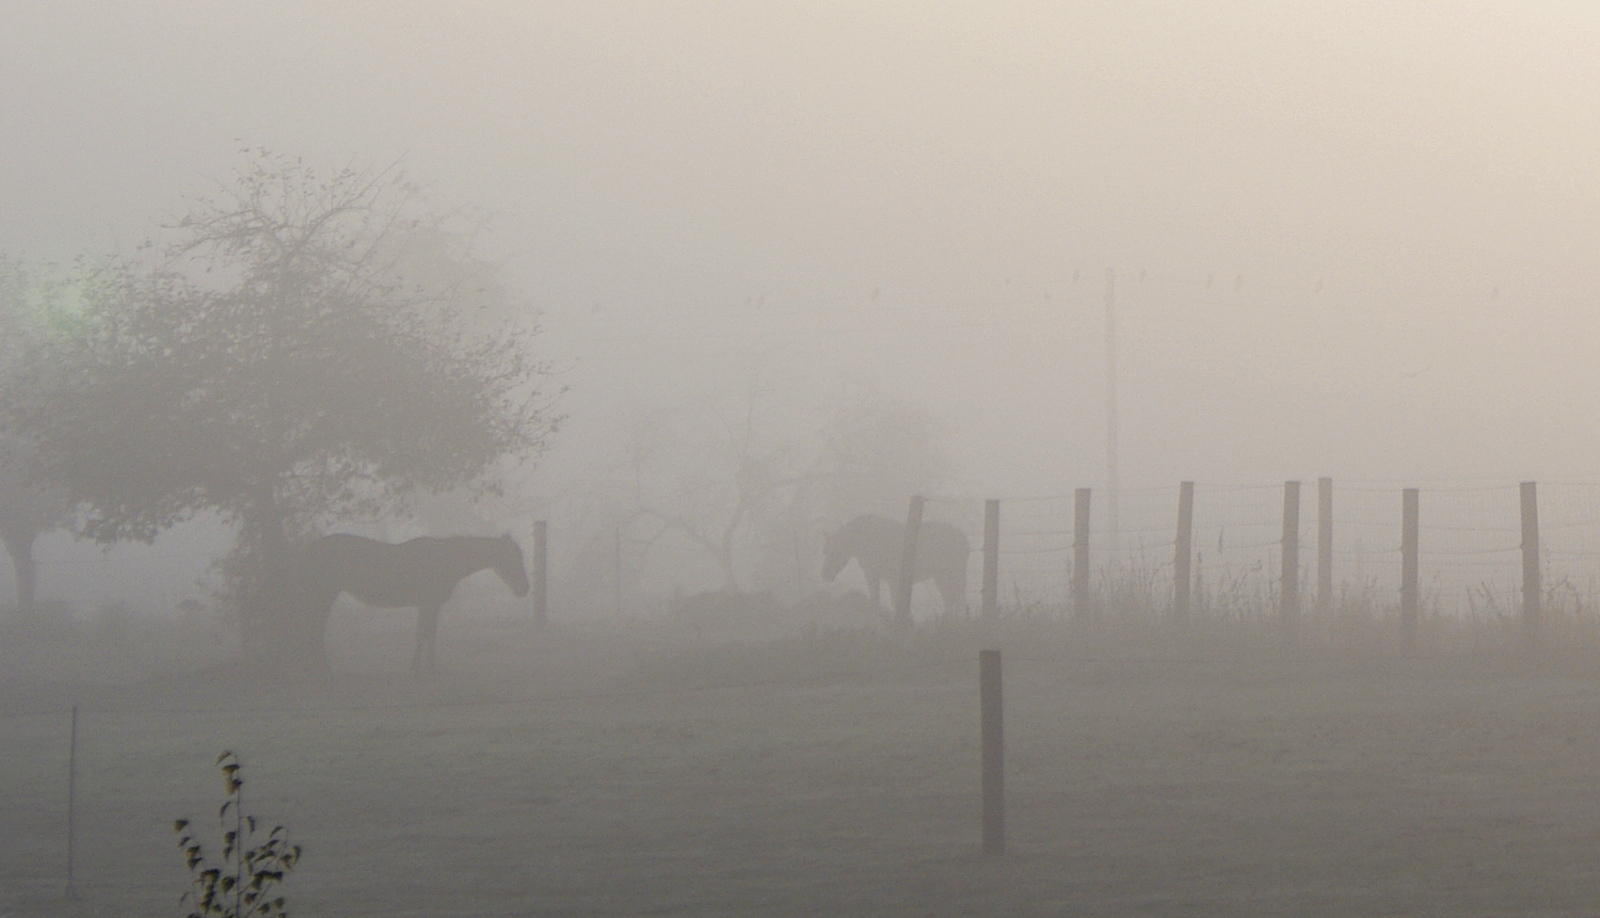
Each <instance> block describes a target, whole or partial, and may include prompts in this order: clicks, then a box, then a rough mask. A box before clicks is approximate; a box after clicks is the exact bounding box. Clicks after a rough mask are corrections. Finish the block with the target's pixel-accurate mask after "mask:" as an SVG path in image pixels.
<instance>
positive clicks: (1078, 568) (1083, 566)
mask: <svg viewBox="0 0 1600 918" xmlns="http://www.w3.org/2000/svg"><path fill="white" fill-rule="evenodd" d="M1089 494H1090V491H1089V489H1088V488H1079V489H1078V490H1077V492H1076V494H1075V500H1074V506H1073V511H1072V532H1073V536H1072V611H1073V613H1074V614H1076V615H1080V616H1082V615H1088V614H1090V613H1091V612H1093V611H1094V610H1092V609H1091V608H1090V607H1089Z"/></svg>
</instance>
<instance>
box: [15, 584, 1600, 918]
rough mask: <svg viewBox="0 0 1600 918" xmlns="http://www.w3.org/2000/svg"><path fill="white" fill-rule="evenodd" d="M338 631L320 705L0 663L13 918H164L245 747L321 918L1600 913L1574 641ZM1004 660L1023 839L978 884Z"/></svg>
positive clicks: (248, 680)
mask: <svg viewBox="0 0 1600 918" xmlns="http://www.w3.org/2000/svg"><path fill="white" fill-rule="evenodd" d="M336 624H337V625H338V628H336V634H335V635H334V638H335V640H334V643H333V656H334V662H335V667H336V669H338V670H339V671H340V673H341V674H340V675H339V676H337V677H335V678H334V679H333V680H331V681H329V682H326V683H291V684H277V683H272V682H269V681H267V680H266V679H265V677H264V676H263V675H262V674H259V673H250V672H246V671H242V670H240V669H239V668H238V667H236V666H227V665H220V666H219V665H209V666H207V667H205V668H202V669H199V670H194V669H190V670H188V671H185V668H184V666H182V665H181V662H182V660H183V659H191V660H192V659H194V658H195V657H194V655H193V654H190V655H187V656H186V655H183V654H177V655H174V654H173V653H172V652H171V651H166V652H164V655H163V654H155V653H152V655H151V656H150V657H149V659H150V660H154V661H155V662H152V663H149V664H148V665H146V666H145V667H144V668H143V670H142V671H141V670H140V667H138V666H135V665H134V663H133V662H129V660H128V655H126V654H125V655H124V660H123V662H122V663H121V664H120V665H118V666H107V665H105V664H103V663H102V662H101V661H100V658H98V657H95V656H91V653H92V652H93V651H96V650H103V649H104V646H103V643H104V642H101V643H100V644H97V643H96V642H95V641H94V640H91V639H90V638H88V637H82V636H79V637H76V638H74V637H70V636H58V637H57V638H55V639H52V640H46V639H44V638H37V637H34V638H29V639H26V640H22V639H17V638H16V637H15V636H14V635H13V636H12V639H10V640H9V641H8V642H7V643H6V645H5V647H4V650H3V653H0V663H9V664H10V666H9V668H8V669H7V672H9V673H12V675H11V677H9V678H7V679H6V680H5V681H4V682H3V683H0V685H3V689H0V916H7V918H19V916H35V915H38V916H88V915H113V914H115V915H167V914H176V913H177V898H178V895H179V893H181V892H182V891H183V889H184V888H186V881H187V874H186V873H185V871H184V869H183V866H182V864H181V862H180V859H179V854H178V851H177V849H176V846H175V842H174V837H173V835H172V832H171V821H172V820H173V819H174V818H175V817H178V816H190V817H193V818H194V819H195V821H196V823H197V824H198V825H199V826H200V827H201V829H202V832H203V836H204V837H207V838H211V837H214V836H213V835H212V830H213V829H214V820H213V818H212V817H213V815H214V814H215V811H216V807H217V806H218V804H219V803H220V802H221V800H222V786H221V781H220V779H219V778H218V777H217V774H216V771H215V768H214V765H213V761H214V759H215V757H216V755H217V754H218V753H219V752H221V751H222V750H223V749H231V750H234V751H235V752H237V753H238V754H239V756H240V758H241V759H242V761H243V763H244V768H245V771H244V774H245V779H246V787H245V791H244V795H245V806H246V809H247V811H250V812H254V813H256V814H258V815H259V816H260V817H261V818H262V819H263V820H264V821H265V822H266V823H267V825H272V824H277V823H282V824H284V825H287V826H288V827H289V828H290V831H291V834H292V836H293V838H294V840H295V841H297V842H299V843H300V844H302V845H303V846H304V848H305V857H304V860H303V861H302V864H301V866H300V867H299V868H298V869H297V870H295V872H294V873H293V874H291V876H290V878H289V880H288V882H287V883H286V884H285V885H284V887H283V891H284V893H285V894H286V895H287V896H288V898H289V904H290V906H291V911H292V913H293V914H295V915H298V916H304V918H318V916H368V915H371V916H377V915H383V916H399V915H453V916H454V915H460V916H471V915H484V916H489V915H495V916H502V915H594V916H602V915H605V916H611V915H696V916H698V915H728V916H733V915H862V916H873V915H885V916H887V915H895V916H901V915H904V916H913V915H917V916H920V915H1076V914H1084V915H1216V916H1250V915H1285V914H1295V915H1339V916H1349V915H1462V916H1468V915H1471V916H1485V915H1496V916H1501V915H1595V914H1600V778H1597V775H1600V678H1597V674H1600V657H1596V656H1595V655H1594V654H1593V653H1591V652H1590V651H1589V650H1587V649H1586V648H1587V646H1588V645H1587V642H1586V641H1584V640H1579V639H1578V638H1579V637H1581V635H1579V634H1578V633H1577V632H1572V633H1566V634H1564V633H1563V632H1561V631H1559V630H1558V629H1556V628H1555V627H1552V629H1551V631H1550V633H1549V635H1548V637H1549V639H1550V640H1549V644H1550V645H1551V649H1550V650H1548V651H1546V652H1545V653H1543V654H1539V655H1532V656H1530V655H1528V654H1525V653H1522V652H1520V650H1518V649H1517V647H1516V644H1515V642H1514V641H1511V640H1509V639H1508V637H1507V636H1505V635H1501V634H1499V633H1498V632H1497V631H1495V629H1494V628H1493V627H1492V626H1490V625H1485V624H1480V625H1477V626H1473V627H1472V628H1471V629H1467V630H1459V629H1458V631H1457V632H1452V633H1450V634H1445V633H1444V632H1443V630H1441V629H1440V628H1435V629H1434V630H1433V631H1432V632H1430V633H1431V634H1433V636H1434V638H1435V639H1433V640H1431V641H1428V642H1424V644H1423V646H1422V650H1421V652H1420V653H1419V655H1418V656H1416V657H1414V658H1411V659H1402V658H1401V657H1400V655H1399V654H1398V653H1396V652H1393V651H1392V650H1390V649H1389V648H1388V644H1389V643H1392V642H1389V641H1387V640H1385V639H1383V638H1384V636H1385V635H1386V634H1387V632H1386V631H1385V630H1384V629H1385V627H1386V626H1383V625H1382V624H1381V623H1379V624H1377V625H1373V626H1371V627H1369V628H1366V629H1365V630H1362V629H1356V630H1348V631H1344V632H1339V631H1337V629H1335V630H1331V631H1326V632H1325V633H1320V634H1311V633H1303V634H1302V635H1301V636H1300V637H1299V638H1297V639H1296V640H1294V641H1288V640H1285V639H1284V638H1283V637H1282V636H1281V635H1278V634H1277V633H1276V632H1275V631H1273V630H1272V629H1268V628H1264V627H1256V626H1250V625H1248V624H1243V623H1234V624H1232V625H1229V626H1226V627H1223V626H1220V625H1219V626H1217V627H1212V628H1208V629H1197V631H1196V632H1194V633H1190V634H1187V635H1182V636H1179V635H1175V634H1168V633H1166V632H1163V631H1160V630H1157V629H1149V630H1140V629H1138V628H1117V629H1114V628H1099V629H1096V628H1093V627H1084V626H1082V625H1079V626H1069V625H1066V624H1063V623H1060V622H1057V621H1053V620H1050V619H1048V618H1027V619H1012V620H1010V621H1007V622H1005V623H1003V624H1001V625H999V626H996V627H993V628H988V629H985V628H980V627H978V626H975V625H971V624H934V625H924V626H921V627H918V628H917V629H914V630H912V631H909V632H896V631H893V630H889V631H880V630H859V631H815V632H810V633H807V634H803V635H798V636H791V637H787V638H780V639H776V640H762V641H760V642H743V643H741V642H737V641H735V642H729V643H713V642H710V641H707V640H705V639H704V637H703V636H696V635H692V634H684V633H681V632H675V631H671V630H668V629H663V628H661V627H659V626H650V627H645V626H637V627H634V628H622V627H612V628H606V629H599V628H584V627H579V626H577V625H573V624H560V623H558V624H554V625H552V626H550V627H548V628H546V629H544V630H543V631H536V630H534V629H532V628H530V627H527V626H524V625H520V624H515V623H498V624H497V623H477V624H473V623H470V622H465V621H457V622H455V623H453V624H451V623H449V622H447V624H446V626H445V627H444V628H443V630H442V633H441V637H440V654H441V665H442V667H444V672H442V673H441V674H440V676H439V677H437V678H435V679H433V680H430V681H426V682H417V681H415V680H413V679H411V678H410V677H409V676H408V675H406V674H405V668H406V665H407V663H408V660H409V640H410V631H409V630H408V628H407V627H406V625H405V622H404V617H400V618H395V617H392V616H391V617H388V618H383V619H379V618H373V619H371V620H366V619H361V620H356V619H348V620H342V621H341V622H339V623H336ZM1469 632H1470V633H1469ZM1585 633H1586V632H1585ZM118 641H119V642H120V643H119V646H130V642H131V644H132V645H137V644H138V642H139V641H138V637H137V636H134V637H131V638H130V637H129V636H128V635H119V636H118ZM155 644H160V641H159V640H156V641H154V643H153V644H152V646H154V645H155ZM988 646H994V647H999V648H1001V649H1002V651H1003V653H1004V665H1005V693H1006V737H1007V750H1006V755H1007V795H1008V816H1007V821H1008V836H1009V850H1008V852H1007V853H1006V854H1004V855H1002V856H990V857H986V856H984V855H982V854H981V853H980V840H981V839H980V819H979V787H978V779H979V750H978V693H977V659H976V657H977V651H978V649H980V648H982V647H988ZM219 656H220V654H219ZM97 664H99V665H97ZM73 703H77V704H79V705H80V706H81V707H80V716H79V736H78V743H79V765H78V771H79V777H78V785H77V787H78V819H77V833H76V838H77V842H76V850H75V858H76V865H75V872H76V876H75V879H76V883H75V887H76V888H75V892H76V894H77V898H75V899H73V900H67V899H66V898H65V897H64V896H63V891H64V887H65V884H66V874H65V854H66V830H65V818H66V784H67V778H66V775H67V746H68V726H67V724H68V721H67V717H66V714H65V712H66V710H67V709H68V707H69V706H70V705H71V704H73ZM210 847H211V849H212V850H215V843H214V842H213V844H212V845H211V846H210Z"/></svg>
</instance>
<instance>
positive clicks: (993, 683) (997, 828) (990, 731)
mask: <svg viewBox="0 0 1600 918" xmlns="http://www.w3.org/2000/svg"><path fill="white" fill-rule="evenodd" d="M978 695H979V700H978V705H979V708H980V714H981V721H982V742H983V853H985V854H1000V853H1002V852H1004V851H1005V850H1006V769H1005V755H1006V751H1005V748H1006V747H1005V708H1004V705H1003V702H1002V699H1001V680H1000V651H998V650H980V651H978Z"/></svg>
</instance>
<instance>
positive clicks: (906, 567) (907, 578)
mask: <svg viewBox="0 0 1600 918" xmlns="http://www.w3.org/2000/svg"><path fill="white" fill-rule="evenodd" d="M921 531H922V498H921V497H919V496H913V497H912V498H911V506H910V507H909V508H907V510H906V533H905V541H904V543H903V544H902V545H901V551H900V580H899V584H900V588H899V589H898V590H896V591H895V597H894V611H895V614H896V615H897V616H898V617H899V619H900V623H901V624H905V625H909V624H910V623H911V588H912V586H913V585H914V584H915V583H916V572H917V536H918V535H919V534H920V533H921Z"/></svg>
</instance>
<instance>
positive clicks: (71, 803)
mask: <svg viewBox="0 0 1600 918" xmlns="http://www.w3.org/2000/svg"><path fill="white" fill-rule="evenodd" d="M77 814H78V706H77V705H73V706H72V727H71V732H70V734H69V739H68V740H67V890H66V894H65V895H66V898H68V899H76V898H78V890H77V888H76V887H75V886H74V877H73V870H74V868H75V865H74V863H73V855H74V849H75V848H76V838H77V834H78V827H77Z"/></svg>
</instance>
